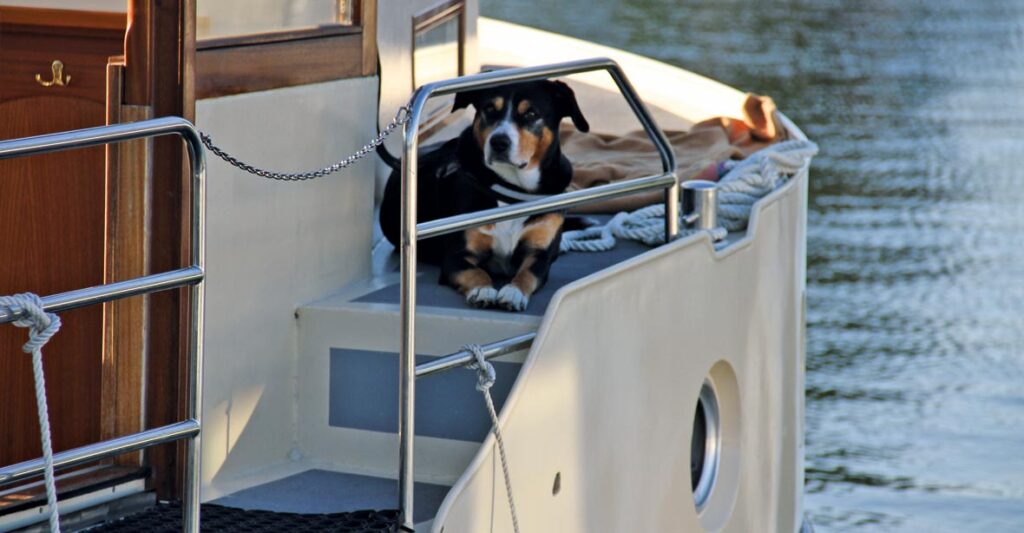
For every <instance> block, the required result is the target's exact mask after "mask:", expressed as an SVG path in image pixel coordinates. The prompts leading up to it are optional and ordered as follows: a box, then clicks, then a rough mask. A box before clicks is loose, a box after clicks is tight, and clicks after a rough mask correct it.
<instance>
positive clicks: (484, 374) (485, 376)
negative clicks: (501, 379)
mask: <svg viewBox="0 0 1024 533" xmlns="http://www.w3.org/2000/svg"><path fill="white" fill-rule="evenodd" d="M462 349H463V350H466V351H467V352H470V353H472V354H473V357H474V359H475V361H474V362H472V363H469V364H468V365H466V366H467V367H469V369H470V370H476V376H477V379H476V390H478V391H480V392H488V391H490V390H491V386H493V385H494V380H496V379H497V378H498V373H497V372H496V371H495V370H494V365H492V364H491V363H490V361H488V360H487V359H485V358H484V350H483V348H481V347H480V345H479V344H467V345H465V346H463V347H462Z"/></svg>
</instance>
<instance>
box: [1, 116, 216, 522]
mask: <svg viewBox="0 0 1024 533" xmlns="http://www.w3.org/2000/svg"><path fill="white" fill-rule="evenodd" d="M161 135H179V136H180V137H181V138H182V140H183V141H185V145H186V146H187V148H188V156H189V162H190V170H191V174H192V213H191V218H192V220H191V228H192V232H191V240H192V243H191V245H192V248H191V256H192V257H191V259H192V265H191V266H189V267H186V268H181V269H178V270H172V271H169V272H163V273H159V274H151V275H148V276H142V277H139V278H135V279H131V280H126V281H120V282H117V283H108V284H105V285H99V286H96V287H90V288H87V289H80V290H74V291H69V292H63V293H60V294H54V295H50V296H45V297H43V308H44V309H45V310H46V311H50V312H59V311H66V310H68V309H74V308H76V307H83V306H87V305H94V304H98V303H103V302H109V301H112V300H119V299H121V298H127V297H129V296H135V295H140V294H149V293H153V292H158V291H163V290H168V289H174V288H178V287H184V286H191V319H192V322H191V325H190V332H189V333H190V335H189V337H190V343H191V349H190V354H189V370H190V376H189V377H190V380H189V384H188V419H186V420H183V421H181V422H177V423H174V424H170V425H166V426H162V427H158V428H154V429H149V430H145V431H142V432H140V433H134V434H131V435H125V436H123V437H118V438H115V439H111V440H107V441H103V442H98V443H94V444H89V445H86V446H82V447H79V448H75V449H72V450H67V451H64V452H61V453H58V454H55V455H54V468H67V467H70V466H74V465H78V464H82V463H87V462H91V461H96V460H99V459H104V458H107V457H112V456H114V455H118V454H121V453H126V452H131V451H135V450H140V449H142V448H146V447H149V446H154V445H156V444H163V443H166V442H172V441H175V440H179V439H189V440H188V444H187V451H186V459H185V483H184V494H183V495H182V512H183V514H184V516H183V519H184V520H183V521H182V529H183V530H184V531H186V532H189V533H194V532H198V531H199V461H200V455H199V451H200V450H199V438H200V427H201V424H200V418H201V415H202V397H201V394H200V387H201V385H202V379H203V343H202V341H203V290H204V289H203V285H202V281H203V276H204V274H203V272H204V271H203V262H204V257H205V253H206V244H205V240H204V239H205V231H204V230H205V220H206V189H205V187H206V158H205V155H204V152H203V144H202V141H201V140H200V139H199V133H198V132H197V131H196V129H195V127H194V126H193V125H192V124H191V123H190V122H189V121H187V120H185V119H183V118H178V117H166V118H158V119H153V120H145V121H141V122H133V123H130V124H117V125H112V126H101V127H98V128H88V129H82V130H76V131H68V132H61V133H53V134H49V135H40V136H37V137H28V138H24V139H15V140H11V141H3V142H0V159H10V158H14V157H25V156H30V155H37V154H44V153H48V152H58V151H62V150H71V149H75V148H85V147H89V146H96V145H104V144H111V143H115V142H121V141H129V140H132V139H141V138H144V137H157V136H161ZM21 314H22V313H21V312H17V311H15V312H12V313H8V312H6V311H0V324H3V323H6V322H13V321H15V320H17V319H18V318H19V317H20V316H21ZM43 468H44V465H43V460H42V459H35V460H32V461H25V462H22V463H18V464H15V465H11V466H7V467H4V468H0V483H6V482H12V481H17V480H20V479H24V478H27V477H30V476H35V475H38V474H40V473H41V472H42V471H43Z"/></svg>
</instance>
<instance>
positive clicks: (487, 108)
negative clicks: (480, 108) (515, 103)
mask: <svg viewBox="0 0 1024 533" xmlns="http://www.w3.org/2000/svg"><path fill="white" fill-rule="evenodd" d="M497 110H498V108H496V107H494V104H492V103H488V104H487V105H485V106H484V113H486V114H488V115H490V114H491V113H494V112H495V111H497Z"/></svg>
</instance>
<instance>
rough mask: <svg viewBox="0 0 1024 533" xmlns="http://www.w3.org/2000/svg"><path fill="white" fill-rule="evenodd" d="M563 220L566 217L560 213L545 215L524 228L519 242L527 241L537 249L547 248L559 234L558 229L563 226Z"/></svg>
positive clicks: (527, 243) (528, 244)
mask: <svg viewBox="0 0 1024 533" xmlns="http://www.w3.org/2000/svg"><path fill="white" fill-rule="evenodd" d="M562 222H564V217H563V216H562V215H559V214H558V213H549V214H547V215H544V216H543V217H541V218H539V219H537V220H535V221H533V222H531V223H530V225H528V226H526V228H525V229H523V234H522V236H521V237H520V238H519V242H522V243H526V245H527V246H530V247H531V248H533V249H535V250H544V249H547V247H548V246H551V241H553V240H555V236H557V235H558V230H559V229H561V228H562Z"/></svg>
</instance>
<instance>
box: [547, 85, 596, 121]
mask: <svg viewBox="0 0 1024 533" xmlns="http://www.w3.org/2000/svg"><path fill="white" fill-rule="evenodd" d="M551 84H552V85H553V86H554V91H555V109H556V110H557V111H558V114H559V116H561V117H569V118H571V119H572V123H573V125H575V126H576V129H578V130H580V131H582V132H584V133H586V132H588V131H590V124H589V123H587V119H585V118H583V112H582V111H580V105H579V104H578V103H576V93H574V92H572V89H570V88H569V86H568V85H566V84H565V83H563V82H560V81H552V82H551Z"/></svg>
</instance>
